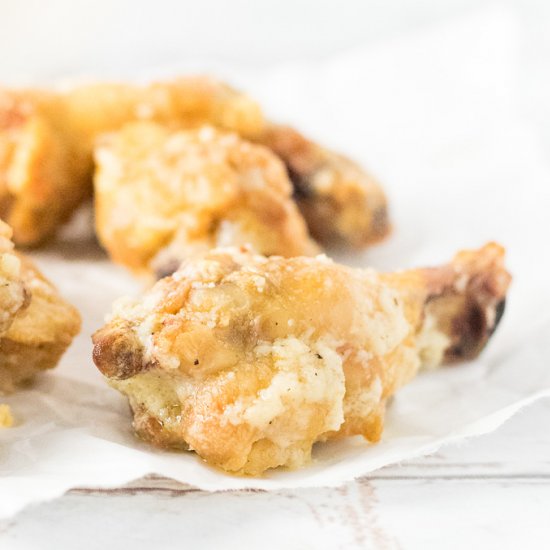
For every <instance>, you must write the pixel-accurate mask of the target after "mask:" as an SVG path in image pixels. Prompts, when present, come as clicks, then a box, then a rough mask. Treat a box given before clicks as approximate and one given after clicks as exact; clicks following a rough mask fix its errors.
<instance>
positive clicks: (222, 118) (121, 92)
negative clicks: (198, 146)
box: [0, 77, 263, 246]
mask: <svg viewBox="0 0 550 550" xmlns="http://www.w3.org/2000/svg"><path fill="white" fill-rule="evenodd" d="M135 120H152V121H157V122H160V123H163V124H166V125H169V126H171V127H175V128H182V127H184V128H187V127H196V126H198V125H201V124H204V123H206V122H208V123H211V124H213V125H216V126H219V127H221V128H227V129H230V130H235V131H237V132H239V133H241V134H242V135H243V136H246V137H251V138H252V137H255V136H256V135H258V134H259V133H260V132H261V131H262V129H263V117H262V113H261V110H260V108H259V107H258V105H257V104H256V103H255V102H254V101H252V100H251V99H249V98H248V97H247V96H245V95H244V94H241V93H239V92H237V91H235V90H233V89H232V88H230V87H229V86H227V85H225V84H223V83H221V82H218V81H216V80H214V79H211V78H207V77H188V78H180V79H176V80H173V81H168V82H158V83H152V84H149V85H145V86H136V85H130V84H114V83H112V84H110V83H106V84H92V85H87V86H80V87H78V88H75V89H73V90H70V91H68V92H65V93H55V92H48V91H41V90H35V91H31V90H6V89H4V90H0V215H1V216H2V217H3V218H4V219H6V221H7V222H8V223H10V225H11V226H12V227H13V230H14V239H15V242H16V243H18V244H21V245H27V246H30V245H36V244H39V243H40V242H42V241H43V240H45V239H47V238H48V237H50V236H51V235H52V234H53V233H54V232H55V230H56V229H57V228H58V226H59V225H60V224H61V223H63V222H64V221H66V220H67V219H68V218H69V217H70V215H71V214H72V213H73V211H74V210H75V208H76V207H77V206H78V204H80V203H81V202H82V200H83V199H84V198H85V197H87V196H89V195H90V194H91V190H92V186H91V181H92V169H93V168H92V149H93V145H94V142H95V139H96V138H97V136H98V135H99V134H101V133H103V132H106V131H111V130H116V129H118V128H120V127H121V126H122V125H124V124H126V123H128V122H131V121H135Z"/></svg>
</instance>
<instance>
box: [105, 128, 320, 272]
mask: <svg viewBox="0 0 550 550" xmlns="http://www.w3.org/2000/svg"><path fill="white" fill-rule="evenodd" d="M96 165H97V171H96V176H95V201H96V228H97V233H98V235H99V238H100V240H101V242H102V243H103V245H104V246H105V248H106V249H107V250H108V252H109V254H110V255H111V257H112V258H113V259H114V260H115V261H117V262H120V263H122V264H124V265H126V266H127V267H129V268H131V269H133V270H134V271H138V272H139V271H154V272H156V273H157V275H160V276H162V275H166V274H170V273H172V272H173V271H175V270H176V269H177V267H178V265H179V264H180V263H181V261H182V260H183V259H185V258H186V257H188V256H189V255H193V254H196V253H197V252H202V251H206V250H208V249H210V248H214V247H216V246H232V245H241V244H247V243H249V244H251V245H252V246H253V248H254V249H255V250H256V251H258V252H260V253H262V254H265V255H271V254H278V255H282V256H296V255H307V254H314V253H316V252H317V247H316V245H315V244H314V242H313V241H312V240H311V239H310V238H309V235H308V232H307V228H306V225H305V223H304V221H303V219H302V217H301V215H300V213H299V211H298V209H297V207H296V205H295V204H294V202H293V201H292V198H291V193H292V186H291V184H290V182H289V180H288V177H287V175H286V172H285V169H284V166H283V164H282V163H281V162H280V161H279V159H277V158H276V157H275V155H273V153H271V152H270V151H269V150H268V149H266V148H265V147H263V146H260V145H254V144H252V143H250V142H248V141H244V140H243V139H241V138H240V137H239V136H237V135H236V134H234V133H228V132H223V131H221V130H217V129H214V128H212V127H202V128H200V129H195V130H181V131H176V132H171V131H169V130H168V129H167V128H166V127H164V126H160V125H158V124H154V123H150V122H149V123H145V122H142V123H134V124H132V125H128V126H126V127H124V128H123V129H122V130H121V131H120V132H118V133H114V134H110V135H106V136H105V137H104V139H103V140H102V142H101V144H100V145H99V147H98V149H97V151H96Z"/></svg>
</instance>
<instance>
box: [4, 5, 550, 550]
mask: <svg viewBox="0 0 550 550" xmlns="http://www.w3.org/2000/svg"><path fill="white" fill-rule="evenodd" d="M494 4H495V2H485V1H471V0H449V1H442V0H423V1H416V2H411V1H406V0H385V1H372V2H370V1H365V0H363V1H361V0H353V1H338V2H336V1H333V2H328V1H319V0H318V1H308V2H306V1H304V0H293V1H289V2H285V1H283V0H278V1H274V0H267V1H266V0H264V1H252V0H248V1H243V0H237V1H227V0H226V1H223V0H216V1H214V0H202V1H199V0H196V1H193V2H187V1H182V2H176V1H175V0H174V1H157V2H151V3H143V2H136V1H133V2H132V1H129V0H123V1H118V2H113V1H110V2H109V1H105V0H96V1H93V2H92V1H80V2H78V1H73V2H70V1H68V0H53V1H52V0H50V1H47V2H46V1H38V0H35V1H29V0H23V1H15V0H14V1H9V0H0V52H2V53H1V55H0V79H1V80H2V81H3V82H24V81H28V80H29V79H32V80H49V81H52V80H57V79H58V78H61V77H66V76H67V75H72V74H76V73H78V74H90V75H94V76H95V75H104V76H109V77H112V78H116V77H117V76H119V75H125V74H132V73H133V72H134V71H135V70H138V69H142V68H144V67H145V68H146V67H157V66H163V65H164V66H173V65H180V64H185V63H188V62H192V63H194V62H196V60H197V59H209V60H215V61H217V62H221V63H223V62H225V61H227V62H231V63H232V64H235V63H242V64H246V65H248V66H249V67H251V68H253V67H263V66H264V65H265V64H266V63H272V62H282V61H287V60H296V59H322V58H324V57H326V56H327V55H330V54H332V53H336V52H338V51H341V50H344V49H346V48H348V47H350V46H354V45H359V44H365V43H372V42H376V41H378V40H380V39H384V38H387V37H392V36H396V35H401V34H406V33H409V32H412V31H414V30H416V29H419V28H422V27H424V26H429V25H431V24H433V23H436V22H438V21H442V20H446V19H449V18H450V19H452V18H455V17H459V16H461V15H464V14H467V13H468V12H470V11H472V10H474V9H478V8H480V7H482V6H486V5H494ZM500 4H501V5H506V6H511V7H512V9H513V10H515V12H516V13H517V15H518V17H519V20H520V22H521V52H520V54H521V55H520V71H521V78H520V101H519V104H520V108H521V111H522V114H523V116H524V117H525V118H526V119H527V120H528V121H529V123H530V124H531V125H532V126H533V127H534V128H535V129H536V131H537V132H538V133H539V135H540V136H541V137H542V139H543V141H544V143H545V147H546V152H547V154H550V99H549V98H550V2H548V1H547V0H546V1H545V0H525V1H521V0H516V1H510V2H502V3H500ZM549 206H550V205H549ZM549 414H550V408H549V406H548V403H547V402H542V403H539V404H537V405H535V406H534V407H533V408H531V409H528V410H526V411H524V412H523V413H522V414H521V415H520V416H519V417H517V418H515V419H513V420H512V421H510V423H508V424H507V425H505V426H504V427H503V428H501V429H500V430H499V431H498V432H496V433H494V434H492V435H490V436H487V437H484V438H480V439H478V440H474V441H469V442H468V443H466V444H464V445H463V446H462V447H461V448H450V449H445V450H444V451H442V452H440V453H438V454H437V455H435V456H434V457H430V458H427V459H422V460H416V461H413V462H411V463H408V464H405V465H403V466H402V467H393V468H389V469H385V470H382V471H380V472H379V473H378V474H376V475H375V476H374V477H373V478H371V479H370V480H368V481H364V482H360V483H353V484H348V485H346V486H345V487H344V488H342V489H339V490H335V489H318V490H304V491H279V492H277V493H274V494H271V495H268V494H262V493H237V494H233V495H225V494H218V495H208V494H203V493H194V492H189V491H188V490H186V489H183V488H182V489H177V488H174V487H173V486H169V487H167V488H166V489H158V488H157V489H155V490H154V491H152V492H151V490H150V488H149V485H148V483H146V482H143V483H141V484H139V487H141V490H139V491H137V492H136V493H133V492H132V491H124V492H119V493H114V494H108V495H104V494H102V493H100V492H96V493H92V494H89V493H88V492H81V493H74V494H71V495H69V496H66V497H64V498H63V499H59V500H57V501H55V502H54V503H51V504H44V505H40V506H37V507H35V508H31V509H29V510H27V511H26V512H24V513H23V514H21V515H20V516H18V517H16V518H15V519H14V520H12V521H10V522H9V523H6V524H4V525H0V548H6V549H12V548H13V549H26V548H61V549H62V548H71V547H73V545H76V544H78V546H79V547H80V548H96V547H101V548H115V547H116V548H120V545H121V543H122V544H128V545H132V547H133V548H138V549H139V548H150V547H152V544H153V543H156V545H158V547H159V548H181V547H184V546H187V545H188V544H191V543H193V544H194V545H195V546H198V547H199V548H200V547H212V548H216V547H220V546H221V545H224V546H226V547H228V548H232V547H239V548H248V547H252V546H260V545H261V546H262V547H265V548H267V547H270V548H271V547H281V546H282V545H283V544H286V545H287V547H289V548H348V547H351V546H354V545H355V546H363V547H365V546H367V547H372V548H461V547H466V546H469V547H472V548H475V547H481V548H518V547H528V548H548V547H549V546H550V542H549V541H550V537H549V534H548V533H549V530H550V524H549V522H548V517H549V512H548V510H549V509H550V483H549V480H550V469H549V466H548V464H549V460H550V437H549V435H548V429H547V424H548V422H547V419H548V418H549ZM545 419H546V420H545ZM152 485H154V486H155V487H158V483H153V484H152ZM213 510H215V511H216V513H215V514H213V513H212V511H213Z"/></svg>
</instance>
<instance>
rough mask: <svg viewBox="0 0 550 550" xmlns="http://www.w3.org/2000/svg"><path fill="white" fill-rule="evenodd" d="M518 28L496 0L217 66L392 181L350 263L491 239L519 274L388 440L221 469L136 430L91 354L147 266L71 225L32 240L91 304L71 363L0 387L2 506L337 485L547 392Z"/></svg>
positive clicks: (540, 184) (400, 416)
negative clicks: (268, 63)
mask: <svg viewBox="0 0 550 550" xmlns="http://www.w3.org/2000/svg"><path fill="white" fill-rule="evenodd" d="M516 55H517V29H516V26H515V24H514V19H513V17H512V16H511V15H510V14H509V13H507V12H501V11H490V12H484V13H482V14H479V15H477V16H473V17H469V18H467V19H464V20H461V21H458V22H455V23H451V24H446V25H443V26H441V27H439V28H435V29H429V30H424V31H422V32H418V33H417V34H414V35H411V36H407V37H405V38H400V39H399V40H392V41H389V42H386V43H380V44H378V45H376V46H374V47H370V48H368V49H358V50H355V51H351V52H345V53H342V54H341V55H338V56H336V57H334V58H332V59H329V60H326V61H324V62H322V63H321V62H317V63H307V64H305V63H296V64H293V65H291V66H288V65H287V66H282V67H275V68H270V69H266V70H264V71H263V72H262V73H261V74H259V73H258V72H256V73H254V74H252V73H246V72H242V71H241V72H237V71H232V70H230V69H228V68H227V67H217V69H218V73H221V75H222V76H226V77H227V76H228V77H229V78H230V79H231V80H233V81H234V82H236V83H237V84H239V85H241V86H243V87H244V88H245V89H247V90H249V91H250V93H251V94H252V95H254V96H256V97H258V98H259V99H260V100H261V101H262V102H263V103H264V105H265V106H266V109H267V111H268V112H269V114H270V115H272V116H273V117H276V118H277V119H280V120H282V121H287V122H292V124H294V125H295V126H297V127H299V128H301V129H302V130H304V131H306V132H308V133H310V134H311V135H313V136H315V137H317V138H318V139H319V140H321V141H324V142H325V143H327V144H329V145H332V146H334V147H337V148H338V149H341V150H343V151H345V152H347V153H348V154H349V155H350V156H354V157H355V158H357V159H358V160H360V161H361V162H363V163H364V164H365V165H366V166H367V167H369V169H371V170H372V171H374V172H375V173H376V174H377V175H378V177H379V178H380V179H381V181H383V182H384V185H385V187H386V189H387V190H388V193H389V195H390V200H391V205H392V217H393V220H394V222H395V231H394V233H393V235H392V237H391V238H390V239H389V240H388V241H387V242H386V243H384V244H383V245H381V246H379V247H376V248H375V249H371V250H369V251H368V252H365V253H361V254H357V255H354V256H343V255H342V254H338V253H335V257H337V258H338V259H339V260H341V261H344V262H347V263H350V264H353V265H372V266H374V267H377V268H380V269H395V268H404V267H410V266H413V265H420V264H431V263H438V262H442V261H446V260H448V259H450V257H451V256H452V255H453V254H454V252H455V250H457V249H459V248H465V247H475V246H479V245H481V244H483V243H484V242H485V241H487V240H491V239H495V240H498V241H500V242H502V243H503V244H505V245H506V247H507V249H508V265H509V268H510V270H511V271H512V273H513V275H514V281H513V286H512V289H511V292H510V297H509V300H508V304H507V311H506V313H505V317H504V320H503V322H502V324H501V326H500V327H499V330H498V332H497V334H496V335H495V337H494V339H493V340H492V341H491V343H490V345H489V347H488V348H487V350H486V351H485V352H484V353H483V355H482V356H481V357H480V358H479V360H477V361H475V362H472V363H469V364H466V365H463V366H460V367H452V368H446V369H442V370H439V371H436V372H429V373H424V374H421V375H420V376H419V377H418V378H417V379H416V380H414V381H413V382H412V383H411V384H410V385H409V386H407V387H406V388H404V389H403V390H402V391H401V392H400V393H399V394H398V395H397V397H396V398H395V399H394V400H393V402H392V403H391V405H390V407H389V410H388V416H387V423H386V429H385V432H384V436H383V439H382V441H381V442H380V443H379V444H378V445H374V446H373V445H369V444H367V443H366V442H365V441H363V440H361V439H360V438H350V439H347V440H345V441H339V442H334V443H329V444H324V445H319V446H318V447H317V448H316V449H315V453H314V462H313V464H312V465H311V466H310V467H308V468H305V469H303V470H299V471H295V472H288V471H274V472H271V473H270V474H268V475H267V476H266V477H264V478H262V479H250V478H239V477H231V476H228V475H224V474H222V473H220V472H218V471H215V470H213V469H211V468H209V467H207V466H206V465H205V464H204V463H202V462H201V461H200V459H199V458H198V457H197V456H195V455H194V454H191V453H171V452H162V451H158V450H154V449H152V448H150V447H149V446H147V445H146V444H144V443H141V442H140V441H138V440H137V439H135V438H134V436H133V434H132V430H131V417H130V413H129V411H128V407H127V405H126V402H125V400H124V398H122V397H121V396H119V395H118V394H117V393H116V392H115V391H114V390H111V389H110V388H109V387H107V385H106V384H105V383H104V382H103V380H102V379H101V376H100V375H99V373H98V372H97V371H96V369H95V368H94V366H93V363H92V361H91V342H90V335H91V333H92V332H93V331H94V330H95V329H97V328H98V327H99V326H101V324H102V320H103V317H104V315H105V313H106V312H108V311H109V310H110V305H111V302H112V300H114V299H115V298H117V297H119V296H120V295H122V294H131V293H135V292H138V291H139V282H136V281H135V280H133V279H132V278H131V277H130V276H129V275H128V274H127V273H125V272H124V270H122V269H121V268H118V267H116V266H113V265H112V264H110V263H109V262H108V260H107V259H106V257H105V255H104V254H103V253H102V252H101V250H100V249H99V248H98V247H97V245H94V243H93V241H92V240H84V241H82V240H79V239H78V238H76V237H75V235H74V234H73V235H72V236H70V237H67V238H66V239H65V240H62V241H61V242H59V243H57V244H56V245H53V246H52V247H50V248H49V249H48V250H44V251H40V252H39V253H36V254H35V257H36V259H37V261H38V262H39V264H40V265H41V267H42V268H43V270H44V271H45V273H46V274H47V275H48V276H49V277H51V278H52V279H53V280H54V281H55V282H56V283H57V284H58V286H59V287H60V289H61V290H62V292H63V294H64V295H65V296H66V297H67V298H68V299H69V300H71V301H72V302H73V303H74V304H76V305H77V306H78V307H79V309H80V311H81V312H82V315H83V318H84V326H83V331H82V334H81V335H80V336H79V337H78V338H77V340H76V341H75V343H74V345H73V346H72V347H71V349H70V350H69V352H68V353H67V354H66V356H65V357H64V358H63V361H62V363H61V365H60V366H59V367H58V368H57V369H56V370H55V371H54V372H52V373H49V374H48V375H45V376H44V377H42V378H41V379H40V380H38V381H37V383H36V384H35V385H34V386H33V387H32V388H29V389H26V390H24V391H21V392H19V393H17V394H15V395H12V396H9V397H6V398H3V399H2V401H3V402H7V403H9V405H10V406H11V407H12V409H13V413H14V415H15V418H16V420H17V425H16V426H15V427H14V428H11V429H6V430H1V431H0V517H6V516H9V515H12V514H14V513H16V512H17V511H18V510H20V509H21V508H23V507H24V506H26V505H28V504H29V503H32V502H37V501H40V500H46V499H51V498H54V497H56V496H58V495H61V494H62V493H63V492H65V491H66V490H68V489H70V488H72V487H77V486H93V487H111V486H118V485H121V484H124V483H126V482H128V481H130V480H132V479H135V478H138V477H140V476H143V475H146V474H150V473H156V474H160V475H164V476H168V477H172V478H174V479H177V480H179V481H181V482H186V483H189V484H191V485H194V486H196V487H199V488H201V489H205V490H219V489H239V488H245V487H257V488H264V489H279V488H284V487H306V486H320V485H336V484H339V483H342V482H344V481H346V480H350V479H352V478H354V477H356V476H360V475H364V474H367V473H368V472H371V471H373V470H375V469H376V468H380V467H382V466H384V465H387V464H390V463H394V462H397V461H402V460H405V459H408V458H411V457H414V456H418V455H422V454H427V453H430V452H433V451H435V450H436V449H437V448H439V447H440V446H441V445H443V444H445V443H449V442H452V441H456V440H458V439H460V438H463V437H467V436H474V435H479V434H482V433H485V432H488V431H491V430H493V429H495V428H496V427H498V426H499V425H500V424H501V423H502V422H504V421H505V420H506V419H507V418H509V417H510V416H511V415H512V414H514V413H515V412H516V411H517V410H519V409H520V408H522V407H523V406H525V405H527V404H528V403H530V402H532V401H534V400H535V399H538V398H540V397H542V396H545V395H550V365H549V364H548V363H549V359H548V358H549V357H550V314H549V312H548V309H549V307H550V296H549V291H548V283H547V282H546V278H547V276H548V272H549V268H550V258H549V253H548V247H547V242H546V241H547V238H548V236H549V235H550V221H549V220H550V218H549V214H548V210H549V207H550V181H549V171H548V169H547V167H546V165H545V163H544V162H543V157H542V154H541V151H540V149H539V147H538V143H537V140H536V139H535V137H534V136H533V134H532V133H531V132H530V130H529V128H528V127H527V126H526V125H525V123H524V122H523V121H522V120H521V117H520V115H519V114H518V112H517V109H516V101H515V90H516V86H517V75H516V67H517V63H516Z"/></svg>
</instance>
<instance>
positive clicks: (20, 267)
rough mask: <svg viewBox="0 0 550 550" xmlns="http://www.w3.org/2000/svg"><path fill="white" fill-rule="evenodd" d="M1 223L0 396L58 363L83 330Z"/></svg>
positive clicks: (55, 291) (77, 315)
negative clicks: (16, 250) (16, 247)
mask: <svg viewBox="0 0 550 550" xmlns="http://www.w3.org/2000/svg"><path fill="white" fill-rule="evenodd" d="M10 238H11V229H10V228H9V227H8V226H7V225H6V224H5V223H4V222H2V221H0V394H1V393H4V392H10V391H13V390H14V389H15V388H16V387H17V386H18V385H20V384H22V383H24V382H27V381H28V380H30V379H31V378H32V377H33V376H34V374H36V373H37V372H39V371H41V370H46V369H51V368H53V367H55V365H56V364H57V362H58V361H59V359H60V358H61V356H62V355H63V353H64V352H65V350H66V349H67V347H68V346H69V344H70V343H71V341H72V339H73V337H74V336H75V335H76V334H77V333H78V331H79V330H80V316H79V314H78V312H77V311H76V309H75V308H74V307H72V306H71V305H70V304H68V303H67V302H66V301H65V300H63V299H62V298H61V297H60V296H59V293H58V292H57V290H56V289H55V287H54V286H53V285H52V284H51V283H50V282H49V281H48V280H47V279H45V278H44V276H43V275H42V274H41V273H40V271H39V270H38V269H37V268H36V266H35V265H34V264H33V263H32V262H31V261H30V260H29V259H28V258H26V257H25V256H23V255H21V254H18V253H16V252H15V251H14V250H13V244H12V243H11V241H10Z"/></svg>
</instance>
